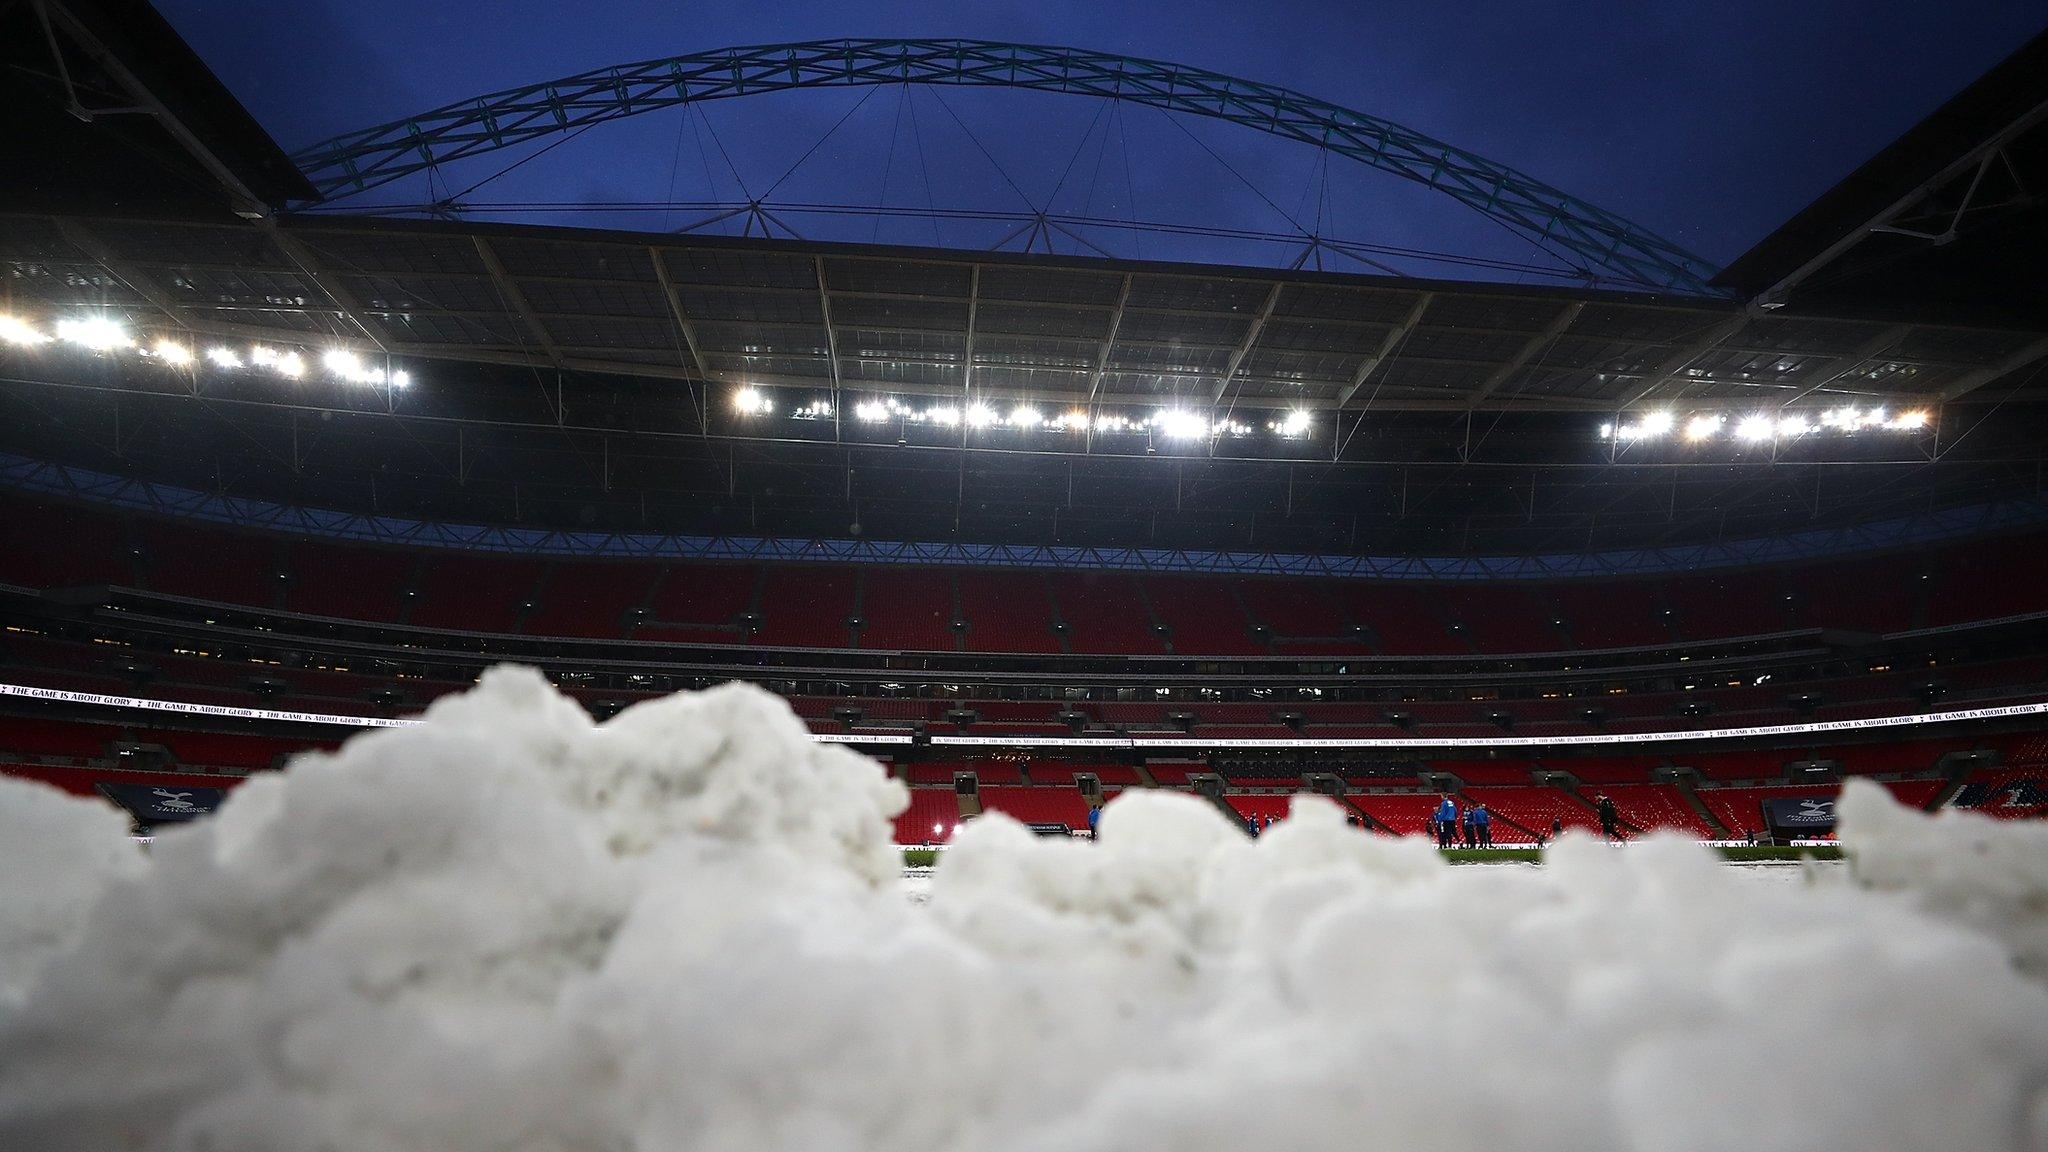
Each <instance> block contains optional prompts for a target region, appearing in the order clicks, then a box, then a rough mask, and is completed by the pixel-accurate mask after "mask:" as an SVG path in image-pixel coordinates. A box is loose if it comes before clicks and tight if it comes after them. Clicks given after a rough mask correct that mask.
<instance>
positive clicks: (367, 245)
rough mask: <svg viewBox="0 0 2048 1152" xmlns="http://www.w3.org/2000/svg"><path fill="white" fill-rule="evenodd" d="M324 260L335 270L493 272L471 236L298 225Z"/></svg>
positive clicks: (304, 238)
mask: <svg viewBox="0 0 2048 1152" xmlns="http://www.w3.org/2000/svg"><path fill="white" fill-rule="evenodd" d="M292 235H294V236H296V237H298V239H300V240H301V241H303V242H305V244H306V246H307V247H308V248H311V249H312V250H313V253H314V255H316V256H318V257H319V258H320V262H321V264H322V265H323V266H324V267H326V268H327V269H329V270H330V271H335V272H363V273H368V272H422V273H444V274H460V275H465V276H485V275H489V273H490V269H488V268H487V267H485V266H484V261H483V257H482V256H480V255H478V254H477V250H476V243H475V242H474V241H473V240H471V239H470V238H469V237H467V236H457V235H441V234H435V233H427V232H410V231H407V232H398V231H384V230H379V231H375V232H367V231H365V232H349V231H340V230H335V231H329V230H328V229H325V228H318V229H294V230H293V231H292Z"/></svg>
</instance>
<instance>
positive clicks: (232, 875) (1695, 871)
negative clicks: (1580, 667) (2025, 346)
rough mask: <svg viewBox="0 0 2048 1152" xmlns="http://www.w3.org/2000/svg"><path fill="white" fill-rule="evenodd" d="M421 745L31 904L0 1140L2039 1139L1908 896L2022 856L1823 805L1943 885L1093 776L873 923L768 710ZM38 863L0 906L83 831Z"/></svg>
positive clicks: (877, 884) (2036, 1113)
mask: <svg viewBox="0 0 2048 1152" xmlns="http://www.w3.org/2000/svg"><path fill="white" fill-rule="evenodd" d="M428 719H429V722H428V723H427V724H425V725H423V726H421V727H418V728H413V729H401V730H391V731H384V732H378V733H372V734H368V735H364V736H361V737H358V738H356V739H355V740H352V741H351V742H350V743H349V744H348V745H347V746H346V747H345V748H343V749H342V750H341V751H340V752H339V753H336V754H333V755H316V756H310V757H304V758H301V759H300V760H299V761H298V762H297V763H295V764H294V765H293V767H292V768H291V770H290V771H289V772H288V773H286V774H284V775H282V776H278V777H269V778H264V779H261V780H257V781H253V782H251V783H250V784H249V785H248V786H246V787H244V788H243V789H241V790H240V791H238V792H237V793H236V794H235V796H234V797H233V799H232V801H231V802H230V803H229V804H228V805H227V806H226V808H225V809H224V810H223V811H222V812H221V813H220V814H219V815H218V816H216V817H214V818H213V819H211V820H210V821H206V822H201V823H200V824H198V825H196V826H194V827H191V828H187V829H178V830H174V831H172V832H170V833H168V834H166V835H165V836H163V837H162V838H161V839H160V840H159V841H158V842H157V844H156V846H155V851H154V852H153V853H152V854H151V856H150V858H149V861H148V865H147V867H146V868H144V869H141V870H139V871H138V870H136V869H133V868H129V869H122V868H118V867H112V866H96V865H94V866H87V867H84V868H81V869H79V870H78V875H79V877H80V880H79V883H80V885H81V888H80V889H79V890H74V891H73V892H72V893H71V894H70V896H71V898H72V899H73V900H75V902H76V904H77V905H78V907H80V908H82V909H88V910H87V911H85V912H83V914H82V921H83V922H82V923H80V924H73V925H68V926H67V925H62V924H59V925H57V926H55V927H50V928H38V929H35V932H36V934H37V938H38V939H42V940H45V941H52V940H54V941H56V942H57V943H56V944H55V945H54V947H55V948H57V949H58V950H59V952H60V953H61V954H59V955H56V956H55V957H54V958H53V959H51V960H50V961H49V962H48V963H39V964H37V965H35V966H33V967H32V968H28V969H23V970H24V971H29V972H31V973H32V975H30V976H29V977H26V978H25V983H24V986H23V988H22V990H21V992H20V994H19V996H18V997H17V999H16V1000H15V1001H14V1002H12V1003H0V1147H7V1148H34V1149H38V1150H39V1152H42V1150H48V1152H65V1150H77V1152H85V1150H88V1149H90V1150H93V1152H104V1150H110V1149H129V1148H135V1149H165V1150H171V1149H176V1150H180V1152H188V1150H198V1149H206V1150H209V1152H258V1150H262V1152H314V1150H316V1149H329V1148H332V1149H347V1150H350V1152H354V1150H359V1149H360V1150H374V1152H469V1150H478V1152H482V1150H486V1149H488V1150H491V1152H572V1150H574V1152H614V1150H627V1149H631V1150H635V1152H659V1150H667V1149H699V1148H701V1149H732V1150H736V1152H737V1150H742V1149H744V1150H747V1152H756V1150H763V1149H848V1150H851V1149H868V1148H874V1149H880V1148H890V1149H923V1148H931V1149H977V1148H1017V1149H1045V1150H1052V1149H1062V1150H1065V1149H1096V1148H1100V1149H1110V1148H1117V1149H1141V1148H1142V1149H1151V1148H1160V1147H1170V1148H1176V1149H1209V1148H1214V1149H1231V1150H1238V1149H1242V1148H1245V1147H1247V1146H1262V1145H1264V1146H1275V1147H1305V1148H1332V1149H1338V1148H1342V1149H1357V1148H1361V1147H1363V1148H1381V1147H1383V1148H1390V1149H1401V1150H1403V1152H1408V1150H1414V1149H1432V1148H1444V1149H1451V1148H1456V1149H1469V1148H1474V1147H1481V1146H1487V1145H1491V1146H1496V1147H1515V1148H1518V1149H1539V1150H1541V1149H1559V1150H1565V1149H1570V1150H1573V1152H1580V1150H1584V1149H1592V1148H1642V1149H1672V1150H1687V1149H1709V1148H1713V1149H1720V1148H1730V1147H1751V1148H1764V1149H1772V1148H1787V1149H1789V1148H1794V1147H1799V1148H1804V1147H1809V1146H1811V1145H1812V1144H1814V1143H1815V1142H1817V1141H1827V1142H1832V1143H1838V1144H1842V1145H1844V1146H1852V1147H1859V1148H1863V1149H1890V1148H1900V1149H1904V1148H1951V1147H1973V1148H1980V1149H1999V1148H2043V1147H2048V991H2044V989H2043V987H2042V986H2041V985H2040V984H2038V983H2035V982H2034V981H2032V980H2030V979H2028V978H2027V977H2026V976H2023V975H2022V974H2020V972H2019V971H2017V970H2016V967H2015V964H2014V956H2015V947H2016V946H2015V945H2014V944H2011V943H2008V942H2007V941H2008V940H2009V939H2015V938H2011V937H2006V936H2001V935H1998V934H1997V932H1998V931H1999V930H2001V929H2002V928H2003V925H2002V924H2001V923H1999V922H1998V921H1999V919H2000V917H2001V916H2004V915H2007V912H2006V911H2004V909H2006V908H2008V907H2009V906H2008V905H2002V904H2000V903H1998V900H1999V899H2002V898H2003V897H1988V896H1969V897H1967V898H1963V897H1957V896H1956V895H1954V894H1955V893H1957V892H1962V891H1967V892H1972V893H1977V892H1985V891H1990V892H2001V893H2004V892H2014V891H2018V889H2005V888H2001V887H1999V885H2000V884H2002V883H2004V881H2001V880H1998V879H1996V877H1995V876H1994V875H1993V873H1994V872H1995V871H2000V870H2003V871H2019V870H2023V869H2025V868H2028V867H2032V862H2031V861H2029V860H2026V859H2021V858H2020V857H2022V856H2024V855H2025V853H2024V852H2021V851H2020V850H2019V849H2014V850H2013V851H2014V853H2015V855H2014V856H2012V857H2011V858H2007V857H2006V856H2004V855H2002V854H2001V853H2002V852H2003V851H2004V850H2003V849H2002V848H2001V849H1992V850H1987V851H1985V852H1984V853H1982V854H1981V855H1974V856H1971V857H1969V858H1967V859H1964V860H1958V859H1956V858H1954V857H1952V856H1950V855H1949V854H1945V853H1943V852H1941V851H1939V843H1938V842H1939V841H1940V840H1941V839H1942V838H1944V837H1956V838H1957V840H1956V842H1958V843H1961V842H1972V843H1974V842H1979V841H1982V842H1986V843H1998V842H2001V841H2002V839H2003V837H2004V836H2005V835H2007V833H2008V830H2005V829H1980V828H1976V827H1968V828H1964V829H1962V830H1961V831H1957V830H1956V829H1954V828H1951V827H1950V825H1949V822H1946V821H1943V822H1937V823H1932V824H1930V823H1928V822H1926V821H1925V820H1923V819H1921V818H1918V817H1910V816H1905V817H1902V816H1899V815H1897V814H1895V813H1891V812H1878V813H1875V814H1867V813H1863V812H1862V807H1864V805H1863V804H1862V801H1861V799H1860V798H1851V799H1855V800H1856V801H1857V802H1856V803H1850V801H1849V800H1845V804H1848V809H1847V811H1848V812H1850V813H1851V814H1853V815H1852V816H1851V817H1850V818H1849V819H1850V825H1851V833H1852V835H1853V836H1855V837H1858V843H1857V851H1858V853H1859V856H1858V864H1857V867H1858V869H1859V870H1869V869H1879V868H1897V869H1898V873H1897V874H1898V875H1899V876H1903V877H1908V878H1910V877H1914V876H1917V875H1920V874H1921V872H1922V871H1923V869H1924V868H1935V869H1958V870H1960V871H1967V872H1971V873H1973V874H1975V873H1981V875H1977V876H1976V878H1975V879H1970V880H1965V879H1954V880H1944V881H1942V882H1941V883H1940V884H1939V885H1936V884H1932V883H1926V884H1922V883H1921V882H1920V881H1918V880H1913V879H1907V880H1906V881H1904V882H1905V883H1908V884H1913V885H1918V886H1917V887H1914V888H1912V889H1911V890H1910V891H1906V892H1896V893H1895V892H1888V891H1869V890H1865V889H1863V888H1861V887H1858V886H1855V885H1851V884H1847V883H1840V884H1824V885H1786V886H1777V885H1772V886H1767V887H1759V886H1755V885H1751V884H1744V883H1742V882H1741V881H1740V880H1739V879H1737V878H1734V877H1731V876H1730V875H1729V873H1728V870H1727V869H1725V868H1723V867H1722V866H1720V865H1719V864H1718V863H1717V862H1716V861H1715V859H1714V857H1712V856H1711V855H1710V854H1709V853H1708V852H1707V851H1706V850H1705V849H1703V848H1700V847H1698V846H1696V845H1693V844H1690V843H1684V842H1680V841H1676V840H1671V841H1658V842H1651V843H1647V844H1644V845H1640V846H1638V847H1635V848H1632V849H1630V850H1629V851H1626V852H1614V851H1611V850H1609V849H1607V848H1605V847H1603V846H1600V845H1597V844H1595V843H1592V842H1590V841H1587V840H1582V839H1576V838H1572V837H1567V838H1566V839H1565V840H1564V841H1562V842H1560V843H1559V844H1558V845H1556V846H1555V847H1554V849H1553V850H1552V854H1551V856H1550V858H1549V863H1548V864H1547V865H1546V866H1545V867H1543V868H1509V867H1503V868H1453V867H1449V866H1446V865H1444V864H1443V863H1442V862H1441V861H1440V860H1438V859H1437V857H1436V855H1435V853H1434V852H1433V851H1432V850H1431V849H1429V848H1427V847H1425V846H1424V845H1422V844H1421V843H1420V842H1418V841H1393V840H1387V839H1383V838H1379V837H1374V836H1369V835H1365V834H1362V833H1360V832H1358V831H1357V830H1356V829H1352V828H1349V827H1347V826H1346V825H1345V823H1344V820H1343V817H1342V815H1341V814H1340V813H1339V812H1338V810H1337V809H1335V808H1334V807H1333V806H1331V805H1329V804H1328V803H1327V802H1323V801H1316V800H1301V801H1297V804H1296V811H1295V815H1294V818H1293V819H1291V820H1289V821H1287V822H1285V823H1283V824H1282V825H1280V826H1279V827H1278V828H1276V829H1274V830H1273V831H1272V832H1271V833H1269V834H1268V835H1266V836H1265V837H1263V838H1261V839H1259V840H1257V841H1251V840H1247V839H1245V838H1244V837H1243V836H1242V835H1240V834H1239V833H1238V832H1237V830H1236V829H1235V828H1234V827H1233V826H1232V825H1231V824H1229V823H1228V822H1227V821H1225V820H1224V819H1223V818H1222V817H1221V816H1220V815H1218V814H1217V813H1216V812H1215V811H1214V810H1213V809H1211V808H1209V807H1207V806H1206V805H1204V804H1203V803H1202V802H1201V801H1198V800H1195V799H1193V798H1190V797H1187V796H1184V795H1177V794H1160V793H1136V792H1134V793H1127V794H1126V795H1125V796H1124V797H1123V798H1121V799H1119V800H1118V801H1117V802H1116V803H1115V804H1113V805H1112V806H1111V807H1110V809H1109V810H1108V811H1107V812H1106V813H1105V815H1104V818H1103V822H1102V837H1103V838H1102V841H1101V842H1100V843H1099V844H1087V843H1079V842H1070V841H1058V840H1054V841H1048V840H1042V839H1039V838H1036V837H1033V836H1031V835H1030V834H1029V833H1028V832H1027V831H1026V830H1025V829H1023V828H1022V827H1021V826H1019V825H1017V824H1016V823H1014V822H1012V821H1009V820H1007V819H1004V818H1002V817H993V816H992V817H987V818H984V819H982V820H980V821H977V822H975V823H974V824H973V825H972V826H971V827H969V828H968V829H967V830H966V831H965V832H963V833H962V835H961V836H960V837H959V839H958V841H957V843H956V845H955V847H954V848H953V849H952V850H951V851H950V852H949V853H948V854H947V858H946V861H945V863H944V864H943V865H942V866H941V867H940V868H939V869H938V871H937V873H936V876H935V878H934V882H933V893H932V898H931V900H930V902H929V904H926V905H922V906H912V905H911V904H910V903H909V902H908V901H906V900H904V899H903V897H902V894H901V893H900V891H898V890H897V887H896V862H895V858H894V856H893V853H892V849H891V847H890V845H889V844H888V834H889V824H888V817H889V816H891V815H892V814H893V813H894V812H896V811H897V810H899V809H900V808H901V807H902V806H903V804H904V800H905V798H904V795H903V793H902V790H901V788H900V786H898V785H896V784H894V783H891V782H889V781H888V780H887V779H886V778H885V777H884V776H883V774H882V773H881V772H880V771H879V770H878V769H877V768H876V767H875V766H874V765H873V764H871V763H870V762H868V761H866V760H864V759H862V758H861V757H858V756H856V755H853V754H851V753H848V752H846V751H844V750H841V749H837V748H833V747H829V746H820V745H816V744H813V743H812V742H811V741H809V740H808V739H807V737H806V735H805V733H804V730H803V728H802V725H801V724H800V723H799V722H798V721H797V720H796V719H795V717H794V716H793V715H791V714H790V713H789V711H788V709H787V708H786V706H784V705H783V704H782V703H781V702H779V701H776V700H774V699H773V698H772V697H768V696H765V695H763V694H761V693H758V692H755V691H752V690H749V689H744V688H737V687H728V688H724V689H719V690H717V691H714V692H710V693H704V694H700V695H697V696H688V697H676V698H672V699H668V700H661V701H655V702H650V703H648V704H643V705H640V706H638V707H635V708H634V709H631V710H629V711H628V712H626V713H624V714H622V715H620V716H619V717H618V718H616V719H614V720H612V721H611V722H609V723H607V724H604V725H594V724H592V723H591V722H590V721H589V720H588V719H587V718H586V717H585V716H584V715H583V714H582V713H581V711H580V710H579V709H577V708H576V707H575V706H574V705H573V704H571V703H570V702H568V701H566V700H564V699H562V698H560V697H559V696H557V695H555V694H554V693H553V692H552V690H550V689H549V688H548V687H547V686H546V685H545V684H544V683H543V682H542V681H541V680H540V678H539V677H538V676H536V675H534V674H532V673H529V672H522V671H516V670H505V671H499V672H495V673H493V674H491V675H490V676H488V677H487V678H486V679H485V681H484V683H483V684H482V685H480V686H479V687H478V688H477V689H476V690H475V691H473V692H471V693H469V694H468V695H467V696H465V697H463V698H460V699H454V700H449V701H446V702H444V703H442V704H440V705H437V706H436V707H435V708H434V709H433V710H432V711H431V712H430V713H429V716H428ZM0 804H4V805H6V807H14V806H15V805H16V804H17V800H16V797H15V794H14V793H12V792H8V793H0ZM4 811H5V808H0V812H4ZM24 811H26V808H25V807H24ZM8 819H9V820H10V821H11V820H13V819H14V818H13V817H11V816H10V817H8ZM1893 822H1897V823H1899V824H1900V825H1902V827H1893ZM52 823H53V826H54V822H52ZM1866 827H1867V828H1868V829H1869V831H1868V832H1867V833H1866V832H1864V831H1861V829H1863V828H1866ZM62 832H63V830H61V829H60V830H59V832H54V833H52V835H50V836H42V837H36V838H34V839H29V838H22V837H16V836H11V835H10V836H5V837H4V838H0V875H11V874H13V873H14V872H15V871H16V869H20V868H31V869H44V870H47V869H50V868H52V867H56V866H58V865H56V864H55V863H53V862H56V861H60V860H62V859H63V858H64V857H65V855H66V854H72V855H74V856H75V855H76V854H79V853H81V852H84V853H86V855H87V857H88V858H89V859H97V857H94V856H92V851H94V849H91V848H90V846H91V845H96V844H98V843H99V842H100V841H101V840H102V839H105V838H107V837H109V836H117V833H110V832H109V831H108V830H107V829H104V828H99V829H95V828H91V827H86V826H84V825H83V824H80V825H78V826H75V827H72V828H71V829H70V831H69V832H68V833H67V834H59V833H62ZM1866 837H1867V839H1865V838H1866ZM1908 842H1910V843H1914V844H1922V843H1924V844H1926V845H1927V846H1926V847H1925V848H1924V849H1919V848H1916V849H1914V851H1924V853H1925V855H1922V856H1920V857H1918V859H1920V860H1923V861H1928V862H1930V863H1927V864H1925V865H1923V864H1906V863H1900V861H1902V860H1903V859H1904V857H1902V856H1890V857H1887V856H1886V855H1885V853H1887V852H1889V851H1891V849H1890V848H1889V847H1880V846H1881V845H1891V844H1894V843H1908ZM81 845H84V846H86V847H81ZM1884 860H1890V861H1892V863H1883V861H1884ZM1869 874H1870V875H1871V876H1872V878H1873V882H1875V880H1876V879H1877V878H1878V877H1879V876H1880V873H1876V872H1871V873H1869ZM90 888H96V889H97V892H98V894H97V895H96V896H94V895H91V894H90V890H89V889H90ZM1937 892H1938V893H1940V894H1936V893H1937ZM0 898H5V899H6V900H7V904H6V905H5V906H0V918H5V919H7V920H10V921H12V920H16V919H17V918H19V919H20V920H21V922H23V923H29V922H30V919H31V917H32V916H35V915H40V913H37V912H36V911H35V906H33V905H30V906H27V907H26V909H24V907H23V906H18V905H17V903H16V901H17V900H19V899H21V892H20V891H19V890H18V889H17V888H16V887H14V886H12V885H10V886H9V887H6V888H0ZM1957 900H1961V904H1960V906H1961V907H1965V908H1967V910H1968V911H1967V912H1963V913H1953V914H1952V912H1951V910H1950V908H1949V905H1951V904H1954V903H1955V902H1956V901H1957ZM1923 906H1924V907H1923ZM2011 907H2017V906H2011ZM2036 911H2038V909H2036ZM1987 927H1988V928H1990V929H1992V930H1993V931H1992V932H1989V933H1987V932H1986V931H1984V929H1985V928H1987ZM0 939H13V937H0ZM14 962H15V960H14V953H13V952H11V951H10V952H0V964H6V965H12V964H13V963H14ZM0 970H4V969H0Z"/></svg>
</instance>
